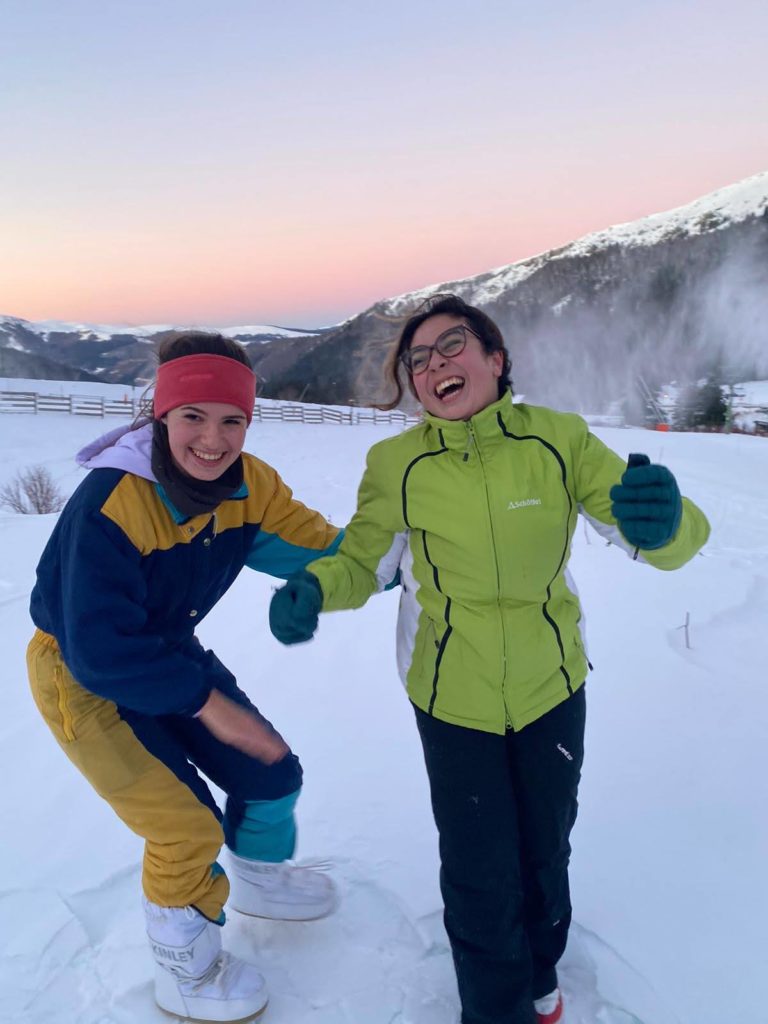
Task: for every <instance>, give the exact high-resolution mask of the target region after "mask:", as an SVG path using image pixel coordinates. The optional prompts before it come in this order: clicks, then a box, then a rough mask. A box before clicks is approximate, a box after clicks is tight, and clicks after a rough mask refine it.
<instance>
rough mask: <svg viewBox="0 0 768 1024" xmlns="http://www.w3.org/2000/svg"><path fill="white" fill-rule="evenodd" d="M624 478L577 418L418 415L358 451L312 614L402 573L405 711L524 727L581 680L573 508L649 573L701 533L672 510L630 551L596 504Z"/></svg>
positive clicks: (533, 413)
mask: <svg viewBox="0 0 768 1024" xmlns="http://www.w3.org/2000/svg"><path fill="white" fill-rule="evenodd" d="M625 468H626V464H625V462H624V460H623V459H621V458H620V457H619V456H618V455H617V454H616V453H615V452H613V451H611V450H610V449H609V448H607V447H606V446H605V445H604V444H603V443H602V441H600V440H598V438H597V437H595V436H594V435H593V434H591V433H590V432H589V429H588V428H587V425H586V423H585V422H584V421H583V420H582V419H581V418H580V417H578V416H575V415H572V414H569V413H559V412H554V411H552V410H550V409H545V408H539V407H536V406H530V405H523V404H520V405H514V404H513V403H512V400H511V396H510V395H509V394H507V395H505V396H504V397H503V398H502V399H500V400H499V401H498V402H494V403H493V404H492V405H490V406H487V407H486V408H485V409H483V410H482V411H481V412H479V413H478V414H477V415H476V416H473V417H472V419H470V420H469V421H463V420H460V421H451V420H442V419H438V418H437V417H433V416H430V415H426V416H425V418H424V422H423V423H420V424H419V425H417V426H415V427H413V428H412V429H410V430H407V431H405V432H404V433H402V434H400V435H398V436H397V437H392V438H388V439H387V440H385V441H381V442H379V443H378V444H376V445H374V446H373V448H371V450H370V452H369V453H368V462H367V467H366V471H365V475H364V477H363V480H362V482H361V484H360V491H359V495H358V507H357V512H356V513H355V515H354V517H353V519H352V521H351V523H350V524H349V526H348V528H347V531H346V535H345V537H344V540H343V541H342V543H341V546H340V547H339V550H338V552H337V554H336V555H334V556H331V557H329V558H323V559H322V560H321V561H317V562H313V563H311V565H310V566H309V568H310V569H311V571H312V572H313V573H314V574H315V575H316V576H317V578H318V579H319V581H320V585H321V587H322V590H323V610H324V611H334V610H337V609H342V608H357V607H359V606H360V605H362V604H364V603H365V601H366V600H367V599H368V597H370V595H371V594H372V593H373V592H374V591H376V590H377V589H381V587H382V586H383V585H384V584H385V583H386V582H388V581H389V580H391V578H392V576H393V574H394V570H395V569H396V568H397V566H398V564H399V567H400V572H401V582H402V596H401V601H400V615H399V619H398V665H399V668H400V672H401V675H402V677H403V679H404V681H405V683H406V686H407V689H408V694H409V696H410V698H411V700H412V701H413V702H414V704H416V706H417V707H419V708H421V709H422V710H423V711H426V712H428V713H429V714H433V715H435V717H437V718H440V719H442V720H443V721H446V722H452V723H454V724H457V725H463V726H468V727H470V728H473V729H481V730H484V731H486V732H493V733H504V731H505V730H506V729H507V728H509V727H512V728H513V729H521V728H522V727H523V726H525V725H527V724H528V723H530V722H533V721H535V720H536V719H537V718H540V717H541V715H543V714H545V713H546V712H547V711H549V710H551V709H552V708H553V707H555V706H556V705H557V704H559V703H560V702H561V701H563V700H565V699H566V698H567V697H568V696H570V694H572V693H573V692H574V691H575V690H576V689H577V688H578V687H579V686H581V685H582V683H583V682H584V678H585V676H586V673H587V668H588V663H587V658H586V654H585V650H584V642H583V638H582V634H581V630H580V620H581V609H580V607H579V600H578V596H577V593H576V589H575V587H574V586H573V584H572V582H571V581H570V579H569V574H568V572H567V569H566V567H567V563H568V557H569V555H570V550H571V538H572V537H573V531H574V529H575V526H576V520H577V515H578V513H579V512H581V513H582V514H583V515H585V516H586V517H587V518H588V519H589V521H590V522H591V523H592V524H593V525H594V526H595V527H596V528H597V529H598V530H599V531H600V533H602V534H603V535H604V536H606V537H607V538H609V539H610V540H612V541H613V542H615V543H616V544H618V545H620V546H622V547H623V548H625V549H626V550H627V551H628V552H629V553H630V554H631V555H632V556H633V557H638V558H639V559H640V560H643V561H646V562H649V563H650V564H651V565H654V566H656V567H657V568H659V569H677V568H678V567H679V566H681V565H683V564H684V563H685V562H687V561H688V560H689V559H690V558H691V557H692V556H693V555H694V554H695V553H696V552H697V551H698V550H699V548H700V547H701V546H702V545H703V544H704V543H705V541H706V539H707V537H708V535H709V525H708V523H707V520H706V518H705V517H704V515H703V514H702V513H701V511H700V510H699V509H698V508H697V507H696V506H695V505H694V504H693V503H692V502H690V501H688V499H683V515H682V520H681V523H680V527H679V529H678V531H677V534H676V535H675V537H674V538H673V539H672V540H671V541H670V543H669V544H667V545H666V546H665V547H663V548H660V549H658V550H656V551H643V552H639V553H638V552H637V551H636V550H635V549H633V548H631V547H630V545H629V544H628V543H627V541H626V540H625V539H624V538H623V537H622V535H621V533H620V532H619V530H618V527H617V526H616V521H615V519H614V518H613V516H612V515H611V501H610V497H609V493H608V492H609V491H610V488H611V486H612V485H613V484H615V483H618V482H619V480H620V478H621V475H622V473H623V472H624V470H625Z"/></svg>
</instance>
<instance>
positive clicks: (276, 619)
mask: <svg viewBox="0 0 768 1024" xmlns="http://www.w3.org/2000/svg"><path fill="white" fill-rule="evenodd" d="M322 607H323V590H322V587H321V586H320V581H319V580H318V578H317V576H313V575H312V573H311V572H307V570H306V569H302V570H301V571H300V572H295V573H294V574H293V575H292V576H289V577H288V580H287V582H286V584H285V586H284V587H281V588H280V589H279V590H278V591H276V592H275V593H274V594H273V595H272V601H271V602H270V605H269V628H270V629H271V630H272V635H273V636H274V637H275V638H276V639H277V640H279V641H280V643H281V644H300V643H303V642H304V641H305V640H311V639H312V637H313V636H314V635H315V630H316V629H317V617H318V615H319V613H320V609H321V608H322Z"/></svg>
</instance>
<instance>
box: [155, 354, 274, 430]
mask: <svg viewBox="0 0 768 1024" xmlns="http://www.w3.org/2000/svg"><path fill="white" fill-rule="evenodd" d="M255 400H256V374H255V373H254V372H253V370H252V369H251V368H250V367H249V366H246V365H245V363H241V362H239V360H237V359H230V357H229V356H213V355H209V354H208V353H205V354H202V355H196V356H180V357H179V358H178V359H171V360H170V362H167V363H161V364H160V366H158V368H157V383H156V384H155V394H154V398H153V406H154V413H155V419H158V420H159V419H160V417H161V416H165V414H166V413H167V412H168V410H169V409H177V408H178V407H179V406H180V405H195V403H197V402H224V403H225V404H227V405H236V406H237V408H238V409H242V410H243V412H244V413H245V417H246V419H247V420H248V422H249V423H250V422H251V419H252V418H253V403H254V402H255Z"/></svg>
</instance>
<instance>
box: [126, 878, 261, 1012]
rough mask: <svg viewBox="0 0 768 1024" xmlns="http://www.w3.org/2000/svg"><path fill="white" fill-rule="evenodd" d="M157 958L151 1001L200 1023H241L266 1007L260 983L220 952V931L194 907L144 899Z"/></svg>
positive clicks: (251, 970) (249, 969)
mask: <svg viewBox="0 0 768 1024" xmlns="http://www.w3.org/2000/svg"><path fill="white" fill-rule="evenodd" d="M144 913H145V915H146V919H147V935H148V937H149V944H150V946H151V948H152V955H153V956H154V958H155V1001H156V1002H157V1005H158V1006H159V1007H160V1008H161V1009H162V1010H165V1011H166V1012H168V1013H175V1014H177V1015H178V1016H179V1017H188V1018H190V1019H192V1020H199V1021H209V1020H211V1021H230V1022H231V1021H241V1020H244V1019H246V1020H247V1019H249V1018H253V1017H255V1016H256V1015H257V1014H259V1013H261V1011H262V1010H263V1009H264V1007H265V1006H266V1005H267V989H266V985H265V983H264V979H263V978H262V976H261V975H260V974H259V972H258V971H257V970H256V968H255V967H253V966H252V965H251V964H248V963H246V962H245V961H244V960H240V959H239V958H238V957H236V956H232V954H231V953H225V952H223V951H222V948H221V928H220V926H219V925H216V924H213V923H212V922H211V921H209V920H207V918H205V917H203V915H202V914H200V913H199V912H198V911H197V910H195V909H194V907H159V906H158V905H157V904H156V903H150V902H149V900H147V899H146V898H145V899H144Z"/></svg>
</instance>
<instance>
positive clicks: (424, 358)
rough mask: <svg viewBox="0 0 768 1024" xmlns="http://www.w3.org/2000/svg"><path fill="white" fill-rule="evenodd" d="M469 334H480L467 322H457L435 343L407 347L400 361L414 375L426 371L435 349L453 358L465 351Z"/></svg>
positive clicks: (478, 336) (476, 335)
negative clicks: (468, 325)
mask: <svg viewBox="0 0 768 1024" xmlns="http://www.w3.org/2000/svg"><path fill="white" fill-rule="evenodd" d="M467 334H473V335H474V336H475V337H476V338H478V339H479V338H480V335H479V334H477V333H476V332H475V331H473V330H472V328H471V327H467V325H466V324H457V325H456V326H455V327H449V328H448V330H447V331H443V333H442V334H440V335H438V337H437V338H435V343H434V345H416V346H415V347H414V348H407V349H405V351H404V352H401V353H400V362H401V363H402V364H403V366H404V367H405V368H406V370H408V372H409V373H411V374H413V375H414V376H418V374H420V373H424V371H425V370H426V368H427V367H428V366H429V361H430V359H431V358H432V351H433V349H437V351H438V352H439V353H440V355H441V356H447V357H448V359H452V358H453V357H454V356H457V355H459V354H460V353H461V352H463V351H464V348H465V346H466V344H467Z"/></svg>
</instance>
